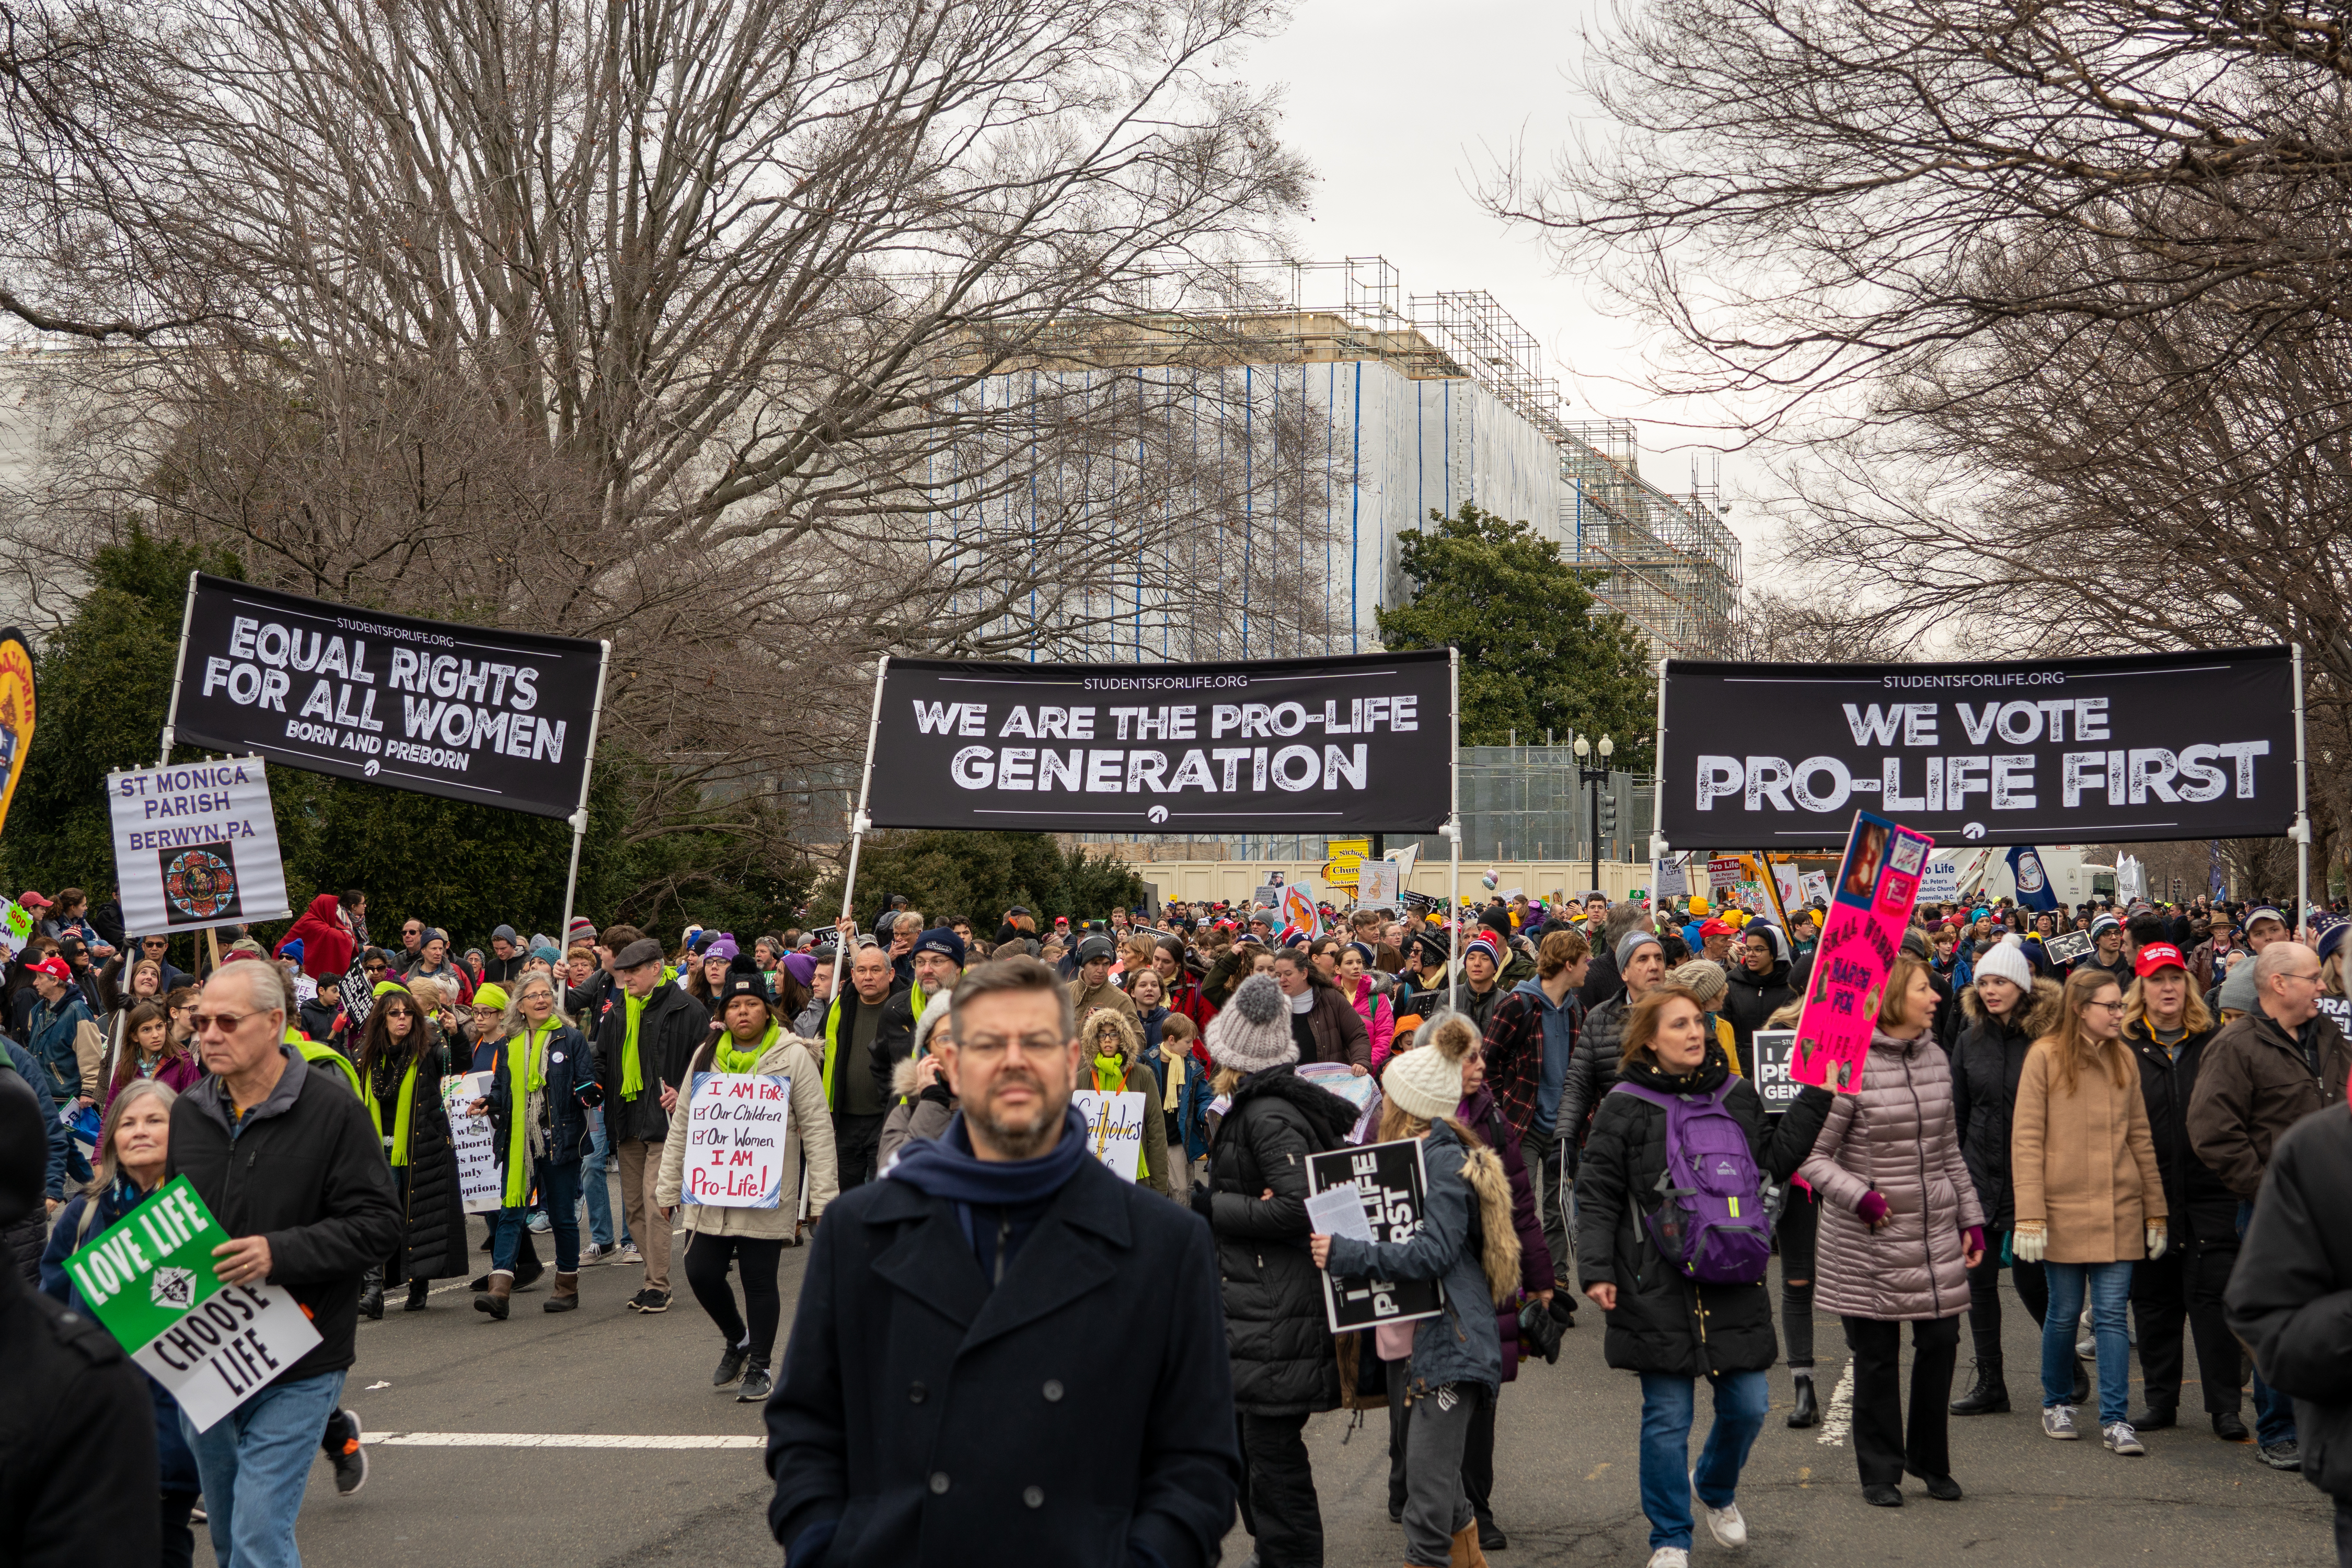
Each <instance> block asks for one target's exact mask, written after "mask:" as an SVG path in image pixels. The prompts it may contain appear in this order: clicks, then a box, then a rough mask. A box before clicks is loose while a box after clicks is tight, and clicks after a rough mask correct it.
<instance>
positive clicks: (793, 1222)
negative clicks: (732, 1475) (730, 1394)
mask: <svg viewBox="0 0 2352 1568" xmlns="http://www.w3.org/2000/svg"><path fill="white" fill-rule="evenodd" d="M717 995H718V1002H719V1015H718V1027H716V1028H715V1029H713V1030H712V1031H711V1035H710V1037H709V1039H707V1040H705V1041H704V1042H703V1043H702V1045H701V1046H700V1047H698V1048H697V1049H696V1051H695V1053H694V1056H693V1058H691V1060H690V1061H689V1062H688V1066H687V1069H686V1078H685V1081H686V1086H687V1091H688V1096H691V1094H692V1093H693V1092H694V1083H695V1079H696V1076H697V1075H698V1074H703V1073H744V1074H750V1075H752V1076H754V1077H760V1078H775V1077H781V1078H785V1079H790V1080H791V1090H792V1092H791V1095H790V1098H789V1100H788V1102H787V1107H786V1110H785V1126H786V1128H787V1129H788V1130H789V1132H790V1139H789V1142H788V1143H787V1146H786V1147H787V1157H786V1159H785V1161H784V1168H783V1173H782V1179H781V1180H780V1181H779V1183H778V1184H777V1190H776V1195H775V1204H774V1206H772V1207H744V1208H737V1207H733V1206H730V1205H719V1204H695V1203H688V1204H685V1205H684V1206H685V1209H686V1229H687V1238H686V1250H685V1254H684V1262H685V1266H686V1282H687V1284H688V1286H689V1287H691V1288H692V1289H693V1291H694V1299H695V1300H697V1301H699V1302H701V1303H702V1310H704V1311H705V1312H708V1313H709V1315H710V1321H712V1322H713V1323H715V1324H717V1325H718V1327H719V1333H720V1334H721V1335H723V1336H725V1338H726V1341H727V1348H726V1350H725V1351H724V1352H721V1354H720V1355H719V1369H718V1371H716V1372H714V1373H711V1376H710V1384H711V1386H712V1387H714V1388H725V1387H726V1386H727V1385H728V1384H731V1383H733V1382H735V1381H736V1380H737V1379H738V1378H740V1379H741V1380H742V1383H743V1386H742V1388H741V1389H740V1391H739V1392H738V1393H737V1394H736V1395H735V1397H736V1401H737V1403H739V1404H745V1405H755V1404H758V1403H759V1402H761V1400H764V1399H766V1398H767V1397H768V1394H769V1392H770V1391H771V1389H772V1388H773V1386H774V1379H773V1377H772V1374H771V1373H770V1372H769V1370H768V1369H769V1366H770V1364H771V1362H772V1357H773V1354H774V1351H775V1344H776V1325H777V1323H778V1322H779V1321H781V1319H782V1312H783V1299H782V1294H781V1293H780V1292H779V1290H778V1289H777V1286H776V1270H777V1266H778V1265H779V1264H780V1263H782V1260H783V1253H784V1244H785V1243H786V1242H788V1241H790V1240H791V1239H792V1238H793V1236H794V1234H795V1233H796V1231H797V1229H798V1227H799V1224H800V1212H801V1184H802V1177H803V1173H805V1175H806V1177H807V1184H808V1209H809V1218H808V1223H809V1226H811V1228H814V1226H815V1225H816V1223H817V1220H818V1218H819V1217H820V1216H821V1215H823V1214H824V1206H825V1205H827V1204H829V1203H831V1202H832V1201H833V1198H834V1194H835V1193H836V1192H837V1191H838V1190H839V1186H840V1173H839V1169H838V1166H837V1163H836V1161H835V1153H834V1142H833V1113H832V1112H831V1111H830V1110H827V1109H826V1108H825V1102H824V1073H823V1071H822V1070H821V1069H820V1068H818V1066H817V1058H816V1056H815V1054H814V1052H812V1051H811V1049H810V1045H811V1042H810V1041H807V1040H803V1039H802V1038H801V1037H798V1036H797V1035H793V1034H789V1033H786V1032H785V1029H784V1027H783V1025H782V1023H781V1022H780V1021H779V1020H778V1019H777V1018H776V1016H775V1014H774V1009H773V1008H772V1006H771V1005H770V1003H769V1000H768V989H767V984H766V983H765V982H764V981H763V980H762V979H761V976H760V971H759V968H758V966H757V965H756V964H754V963H752V961H751V957H750V955H748V954H740V955H738V956H737V957H736V958H735V959H734V960H733V961H732V962H731V963H730V966H729V968H728V971H727V975H726V978H725V979H724V980H723V981H722V982H721V983H720V984H719V989H718V993H717ZM689 1121H691V1118H690V1117H689V1115H688V1102H681V1103H680V1104H679V1106H678V1108H677V1111H676V1112H675V1113H673V1114H672V1115H671V1117H670V1119H669V1137H668V1139H667V1141H666V1142H664V1143H663V1144H662V1159H661V1174H660V1176H659V1177H658V1179H657V1180H656V1183H655V1186H654V1201H655V1202H656V1203H657V1204H659V1205H661V1212H662V1219H661V1223H662V1224H664V1225H667V1224H668V1223H669V1216H670V1215H671V1214H672V1213H674V1212H675V1211H676V1210H677V1208H678V1207H679V1205H680V1203H681V1201H682V1199H683V1198H684V1195H685V1193H684V1189H685V1187H686V1161H687V1155H688V1151H689V1146H690V1142H691V1137H692V1130H691V1128H690V1127H689V1125H688V1123H689ZM793 1155H797V1156H798V1157H797V1158H796V1159H795V1158H793V1157H792V1156H793ZM697 1157H698V1158H699V1152H697ZM730 1262H731V1263H732V1264H734V1266H735V1271H736V1273H737V1275H738V1276H739V1277H740V1279H742V1281H743V1310H742V1311H740V1312H738V1311H737V1310H736V1309H735V1292H734V1290H733V1289H732V1288H731V1287H730V1285H729V1284H728V1280H727V1268H728V1265H729V1264H730ZM746 1317H748V1318H749V1319H750V1320H751V1321H750V1323H749V1324H748V1325H747V1324H746V1323H745V1322H744V1319H745V1318H746Z"/></svg>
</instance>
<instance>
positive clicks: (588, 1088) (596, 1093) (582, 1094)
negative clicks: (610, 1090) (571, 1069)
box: [573, 1078, 604, 1110]
mask: <svg viewBox="0 0 2352 1568" xmlns="http://www.w3.org/2000/svg"><path fill="white" fill-rule="evenodd" d="M573 1097H574V1098H575V1099H577V1100H579V1101H580V1108H581V1109H582V1110H595V1109H596V1108H597V1107H598V1106H600V1105H602V1104H604V1085H603V1084H601V1083H598V1082H597V1081H596V1080H595V1079H593V1078H592V1079H582V1080H581V1083H580V1087H579V1088H578V1089H575V1090H574V1091H573Z"/></svg>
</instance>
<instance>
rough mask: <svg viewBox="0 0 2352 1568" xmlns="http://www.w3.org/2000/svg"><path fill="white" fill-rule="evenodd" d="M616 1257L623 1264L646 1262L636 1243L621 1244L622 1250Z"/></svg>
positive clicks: (626, 1242)
mask: <svg viewBox="0 0 2352 1568" xmlns="http://www.w3.org/2000/svg"><path fill="white" fill-rule="evenodd" d="M614 1258H617V1259H618V1260H619V1261H621V1262H623V1263H643V1262H644V1261H645V1260H646V1257H645V1254H644V1253H642V1252H639V1251H638V1250H637V1244H636V1243H635V1242H634V1241H625V1242H623V1243H621V1250H620V1251H619V1252H617V1253H615V1254H614Z"/></svg>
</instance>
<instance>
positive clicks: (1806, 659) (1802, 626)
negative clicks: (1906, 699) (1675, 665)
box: [1726, 587, 1911, 664]
mask: <svg viewBox="0 0 2352 1568" xmlns="http://www.w3.org/2000/svg"><path fill="white" fill-rule="evenodd" d="M1897 626H1898V623H1897V622H1896V621H1895V619H1894V618H1893V617H1888V616H1877V615H1873V614H1871V613H1870V612H1869V611H1868V610H1866V609H1864V608H1862V607H1860V606H1857V605H1853V603H1852V602H1851V601H1837V602H1832V603H1829V604H1822V603H1817V602H1815V601H1813V600H1811V598H1809V597H1805V596H1801V595H1795V594H1790V593H1784V592H1781V591H1780V590H1777V589H1771V588H1754V587H1751V588H1749V589H1748V591H1747V592H1746V593H1745V594H1744V595H1741V597H1740V604H1739V624H1738V628H1737V633H1736V636H1735V637H1734V639H1733V644H1732V648H1731V651H1730V652H1729V653H1728V654H1727V656H1726V657H1727V658H1733V659H1737V660H1738V661H1739V662H1741V663H1743V664H1816V663H1821V662H1823V661H1837V660H1849V661H1852V662H1854V663H1860V664H1891V663H1896V662H1900V661H1902V660H1904V659H1906V658H1910V657H1911V654H1910V651H1909V648H1908V647H1907V646H1906V641H1905V639H1904V638H1903V637H1902V636H1901V635H1900V634H1899V631H1898V630H1897Z"/></svg>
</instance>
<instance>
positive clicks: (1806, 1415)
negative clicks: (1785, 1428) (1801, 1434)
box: [1789, 1377, 1822, 1427]
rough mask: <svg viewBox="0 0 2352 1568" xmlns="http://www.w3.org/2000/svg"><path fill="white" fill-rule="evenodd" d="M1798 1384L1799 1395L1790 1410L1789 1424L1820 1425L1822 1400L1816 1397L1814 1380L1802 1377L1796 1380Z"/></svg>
mask: <svg viewBox="0 0 2352 1568" xmlns="http://www.w3.org/2000/svg"><path fill="white" fill-rule="evenodd" d="M1796 1384H1797V1386H1796V1395H1797V1397H1796V1400H1795V1402H1794V1403H1793V1404H1792V1405H1791V1406H1790V1410H1789V1425H1790V1426H1797V1427H1804V1426H1818V1425H1820V1423H1821V1419H1822V1402H1821V1401H1820V1400H1819V1399H1817V1398H1815V1397H1814V1394H1813V1380H1812V1379H1811V1378H1810V1377H1801V1378H1798V1379H1797V1380H1796Z"/></svg>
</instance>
